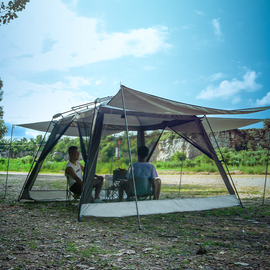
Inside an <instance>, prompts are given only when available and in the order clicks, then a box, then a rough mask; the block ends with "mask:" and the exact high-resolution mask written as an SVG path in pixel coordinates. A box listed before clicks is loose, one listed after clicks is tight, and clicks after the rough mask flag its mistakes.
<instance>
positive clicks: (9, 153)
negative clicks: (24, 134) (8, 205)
mask: <svg viewBox="0 0 270 270" xmlns="http://www.w3.org/2000/svg"><path fill="white" fill-rule="evenodd" d="M13 130H14V125H12V128H11V135H10V144H9V149H8V164H7V174H6V185H5V195H4V198H3V199H5V198H6V196H7V183H8V170H9V161H10V155H11V147H12V136H13Z"/></svg>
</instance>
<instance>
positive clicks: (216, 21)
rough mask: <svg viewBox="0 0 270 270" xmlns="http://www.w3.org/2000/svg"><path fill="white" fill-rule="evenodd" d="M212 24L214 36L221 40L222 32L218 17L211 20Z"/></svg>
mask: <svg viewBox="0 0 270 270" xmlns="http://www.w3.org/2000/svg"><path fill="white" fill-rule="evenodd" d="M212 26H213V28H214V34H215V36H216V37H217V38H218V40H220V41H221V38H222V32H221V29H220V23H219V19H213V20H212Z"/></svg>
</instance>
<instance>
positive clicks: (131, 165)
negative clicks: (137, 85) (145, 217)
mask: <svg viewBox="0 0 270 270" xmlns="http://www.w3.org/2000/svg"><path fill="white" fill-rule="evenodd" d="M121 94H122V103H123V110H124V115H125V125H126V132H127V143H128V152H129V159H130V168H131V174H132V182H133V188H134V194H135V204H136V211H137V217H138V223H139V230H141V229H142V228H141V220H140V215H139V209H138V200H137V191H136V186H135V179H134V171H133V163H132V157H131V151H130V142H129V136H128V124H127V115H126V107H125V100H124V92H123V87H122V85H121Z"/></svg>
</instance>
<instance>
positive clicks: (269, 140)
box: [262, 129, 270, 205]
mask: <svg viewBox="0 0 270 270" xmlns="http://www.w3.org/2000/svg"><path fill="white" fill-rule="evenodd" d="M268 134H269V138H268V151H267V160H266V169H265V181H264V189H263V201H262V205H264V198H265V189H266V182H267V174H268V172H267V171H268V159H269V148H270V129H269V131H268Z"/></svg>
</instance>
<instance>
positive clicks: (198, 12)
mask: <svg viewBox="0 0 270 270" xmlns="http://www.w3.org/2000/svg"><path fill="white" fill-rule="evenodd" d="M193 11H194V12H195V13H196V14H197V15H200V16H205V13H204V12H203V11H201V10H193Z"/></svg>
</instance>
